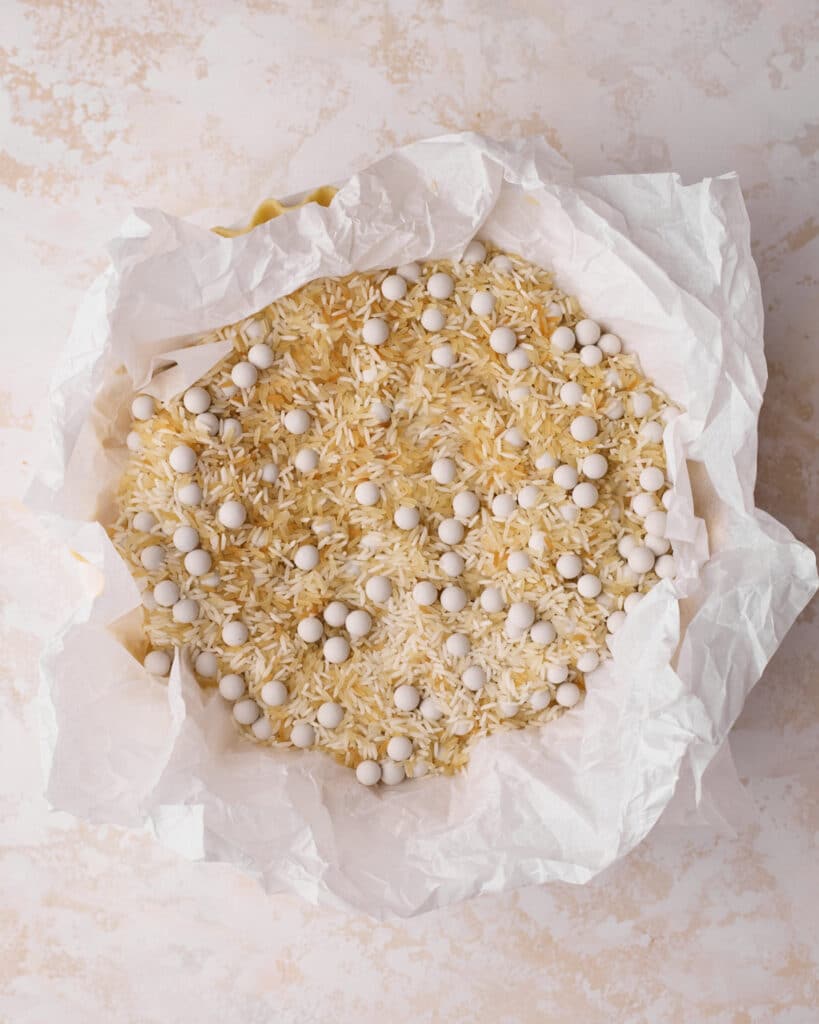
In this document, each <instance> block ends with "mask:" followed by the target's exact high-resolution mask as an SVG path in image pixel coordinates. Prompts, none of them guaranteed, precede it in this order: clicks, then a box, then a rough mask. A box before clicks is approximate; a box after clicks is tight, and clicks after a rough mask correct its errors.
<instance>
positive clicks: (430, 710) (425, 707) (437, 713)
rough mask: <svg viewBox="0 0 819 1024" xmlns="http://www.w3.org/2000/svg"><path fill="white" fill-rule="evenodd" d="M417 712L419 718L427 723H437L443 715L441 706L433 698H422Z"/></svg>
mask: <svg viewBox="0 0 819 1024" xmlns="http://www.w3.org/2000/svg"><path fill="white" fill-rule="evenodd" d="M418 710H419V711H420V712H421V717H422V718H425V719H426V720H427V721H428V722H437V721H438V720H439V719H440V718H441V717H442V715H443V711H442V710H441V706H440V704H439V703H438V701H437V700H435V698H434V697H424V699H423V700H422V701H421V704H420V706H419V708H418Z"/></svg>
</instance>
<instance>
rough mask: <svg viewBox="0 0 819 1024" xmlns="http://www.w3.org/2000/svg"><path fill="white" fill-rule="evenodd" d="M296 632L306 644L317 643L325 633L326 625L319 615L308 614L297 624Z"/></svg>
mask: <svg viewBox="0 0 819 1024" xmlns="http://www.w3.org/2000/svg"><path fill="white" fill-rule="evenodd" d="M296 632H297V633H298V634H299V636H300V637H301V639H302V640H304V642H305V643H306V644H317V643H318V642H319V640H321V638H322V636H323V634H324V626H323V625H322V622H321V619H320V618H318V616H316V615H308V616H307V617H306V618H304V619H302V620H301V621H300V622H299V624H298V626H296Z"/></svg>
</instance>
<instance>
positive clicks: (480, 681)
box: [461, 665, 486, 693]
mask: <svg viewBox="0 0 819 1024" xmlns="http://www.w3.org/2000/svg"><path fill="white" fill-rule="evenodd" d="M461 682H462V683H463V684H464V686H465V687H466V688H467V690H472V692H473V693H477V692H478V690H482V689H483V687H484V686H485V685H486V672H484V670H483V669H482V668H481V667H480V665H470V666H469V668H468V669H465V671H464V672H463V674H462V675H461Z"/></svg>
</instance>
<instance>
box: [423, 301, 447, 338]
mask: <svg viewBox="0 0 819 1024" xmlns="http://www.w3.org/2000/svg"><path fill="white" fill-rule="evenodd" d="M445 323H446V317H445V316H444V314H443V312H442V311H441V310H440V309H436V307H435V306H427V308H426V309H425V310H424V312H423V313H422V314H421V326H422V327H423V328H424V330H425V331H430V332H431V333H435V332H436V331H442V330H443V329H444V324H445Z"/></svg>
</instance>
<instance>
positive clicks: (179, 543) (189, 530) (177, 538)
mask: <svg viewBox="0 0 819 1024" xmlns="http://www.w3.org/2000/svg"><path fill="white" fill-rule="evenodd" d="M173 546H174V547H175V548H176V550H177V551H181V552H183V553H184V552H186V551H193V550H194V548H197V547H199V534H198V533H197V532H196V530H194V528H193V527H192V526H178V527H177V528H176V529H175V530H174V531H173Z"/></svg>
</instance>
